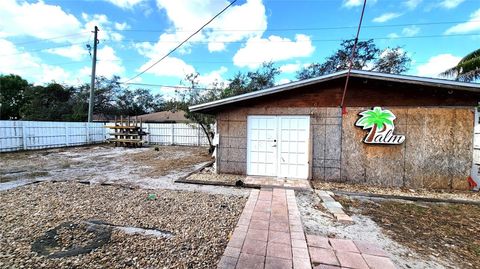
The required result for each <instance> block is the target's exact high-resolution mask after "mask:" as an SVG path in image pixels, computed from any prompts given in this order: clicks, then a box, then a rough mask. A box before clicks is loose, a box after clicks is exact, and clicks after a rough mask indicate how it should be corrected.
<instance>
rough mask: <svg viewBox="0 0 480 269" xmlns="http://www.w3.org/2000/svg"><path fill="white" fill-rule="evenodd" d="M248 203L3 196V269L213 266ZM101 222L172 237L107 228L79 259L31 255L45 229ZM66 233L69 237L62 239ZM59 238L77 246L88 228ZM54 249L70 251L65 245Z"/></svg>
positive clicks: (25, 193) (78, 190) (135, 196)
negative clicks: (97, 243)
mask: <svg viewBox="0 0 480 269" xmlns="http://www.w3.org/2000/svg"><path fill="white" fill-rule="evenodd" d="M245 202H246V198H245V197H243V196H235V195H219V194H208V193H203V192H192V191H174V190H142V189H135V190H131V189H127V188H123V187H115V186H101V185H87V184H81V183H78V182H75V181H69V182H59V183H52V182H44V183H39V184H33V185H28V186H23V187H19V188H16V189H13V190H8V191H3V192H0V249H1V250H2V251H1V254H0V268H21V267H26V268H215V266H216V264H217V262H218V260H219V258H220V257H221V255H222V253H223V251H224V248H225V247H226V245H227V242H228V236H229V234H230V232H231V231H232V230H233V228H234V226H235V223H236V222H237V220H238V217H239V215H240V213H241V211H242V209H243V206H244V204H245ZM92 219H94V220H99V221H102V222H104V223H108V224H109V225H112V226H132V227H137V228H149V229H158V230H162V231H165V232H169V233H172V234H173V236H171V237H166V238H164V237H156V236H151V235H141V234H127V233H126V232H124V231H122V230H118V229H113V230H112V231H111V237H110V240H109V242H107V243H106V244H105V245H103V246H101V247H100V248H98V249H97V250H95V251H93V252H91V253H88V254H83V255H78V256H73V257H65V258H48V257H46V256H42V255H39V254H37V253H36V252H34V251H32V244H33V242H35V240H37V239H38V238H40V237H42V236H44V235H45V232H47V231H49V230H51V229H53V228H55V227H58V226H59V225H62V224H64V223H73V224H75V225H80V224H82V223H84V222H85V221H88V220H92ZM65 233H67V234H66V235H65ZM61 237H62V240H64V241H65V238H66V241H67V242H77V244H81V243H82V242H86V241H88V240H92V239H91V238H90V235H89V234H88V231H85V230H83V231H77V232H72V233H71V234H68V230H66V231H63V234H62V236H61ZM64 241H60V245H59V246H57V250H58V251H62V250H65V248H68V247H69V246H67V245H65V246H62V244H67V243H64ZM52 250H55V249H52Z"/></svg>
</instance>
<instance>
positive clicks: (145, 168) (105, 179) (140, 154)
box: [0, 145, 247, 195]
mask: <svg viewBox="0 0 480 269" xmlns="http://www.w3.org/2000/svg"><path fill="white" fill-rule="evenodd" d="M158 149H159V150H158V151H156V150H155V148H154V147H145V148H122V147H117V148H115V147H113V146H110V145H96V146H88V147H72V148H59V149H49V150H38V151H25V152H15V153H2V154H0V179H1V180H2V183H0V191H2V190H7V189H10V188H15V187H18V186H22V185H26V184H29V183H31V182H34V181H65V180H76V181H81V182H90V183H92V184H107V185H121V186H124V187H129V188H142V189H174V190H191V191H204V192H210V193H220V194H229V195H247V191H246V190H241V189H235V188H223V187H215V186H201V185H192V184H176V183H174V181H175V180H176V179H178V178H181V177H184V176H187V175H188V174H190V173H191V172H192V171H194V170H195V169H197V168H200V167H202V166H203V165H205V164H206V163H208V162H210V161H211V160H212V157H211V156H210V155H209V154H208V153H207V149H206V148H199V147H183V146H160V147H158ZM5 181H7V182H5Z"/></svg>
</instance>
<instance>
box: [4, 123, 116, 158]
mask: <svg viewBox="0 0 480 269" xmlns="http://www.w3.org/2000/svg"><path fill="white" fill-rule="evenodd" d="M106 134H107V132H106V129H105V128H104V123H97V122H93V123H86V122H51V121H0V152H7V151H17V150H31V149H44V148H57V147H68V146H78V145H86V144H93V143H102V142H104V141H105V137H106Z"/></svg>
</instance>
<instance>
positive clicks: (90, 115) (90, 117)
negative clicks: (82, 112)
mask: <svg viewBox="0 0 480 269" xmlns="http://www.w3.org/2000/svg"><path fill="white" fill-rule="evenodd" d="M93 33H94V38H93V58H92V80H91V82H90V99H89V100H88V122H92V121H93V90H94V88H95V70H96V68H97V44H98V39H97V33H98V27H97V26H95V30H94V32H93Z"/></svg>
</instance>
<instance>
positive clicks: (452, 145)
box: [217, 106, 473, 189]
mask: <svg viewBox="0 0 480 269" xmlns="http://www.w3.org/2000/svg"><path fill="white" fill-rule="evenodd" d="M367 109H370V107H355V108H352V107H349V108H348V113H347V114H346V115H345V116H344V118H343V122H342V120H341V111H340V109H339V108H325V107H322V108H318V107H315V108H312V107H297V108H285V107H268V106H254V107H250V108H238V109H232V110H229V111H226V112H223V113H219V114H218V115H217V124H218V130H219V133H220V139H219V142H220V144H219V146H218V149H217V150H218V159H217V165H218V171H219V172H220V173H232V174H246V172H247V165H246V161H247V115H310V123H311V137H312V140H311V152H312V158H311V162H312V166H311V175H312V180H322V181H342V182H355V183H365V184H371V185H383V186H405V187H409V188H445V189H449V188H453V189H466V188H467V187H468V184H467V183H466V178H467V176H468V175H469V172H470V169H471V162H472V155H473V153H472V148H473V145H472V143H473V142H472V135H473V109H471V108H395V107H393V108H392V107H388V109H390V110H391V111H392V112H393V113H394V114H395V115H396V116H397V119H396V120H395V133H396V134H403V135H405V136H406V140H405V142H404V143H403V144H402V145H366V144H364V143H363V142H362V140H363V138H364V137H365V135H366V134H367V131H365V130H362V129H361V128H359V127H356V126H355V125H354V123H355V121H356V120H357V119H358V118H359V116H358V113H359V112H361V111H364V110H367ZM341 125H343V139H342V141H340V138H341V137H342V134H341V128H340V126H341ZM340 163H341V164H342V165H340ZM340 167H342V170H340Z"/></svg>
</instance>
